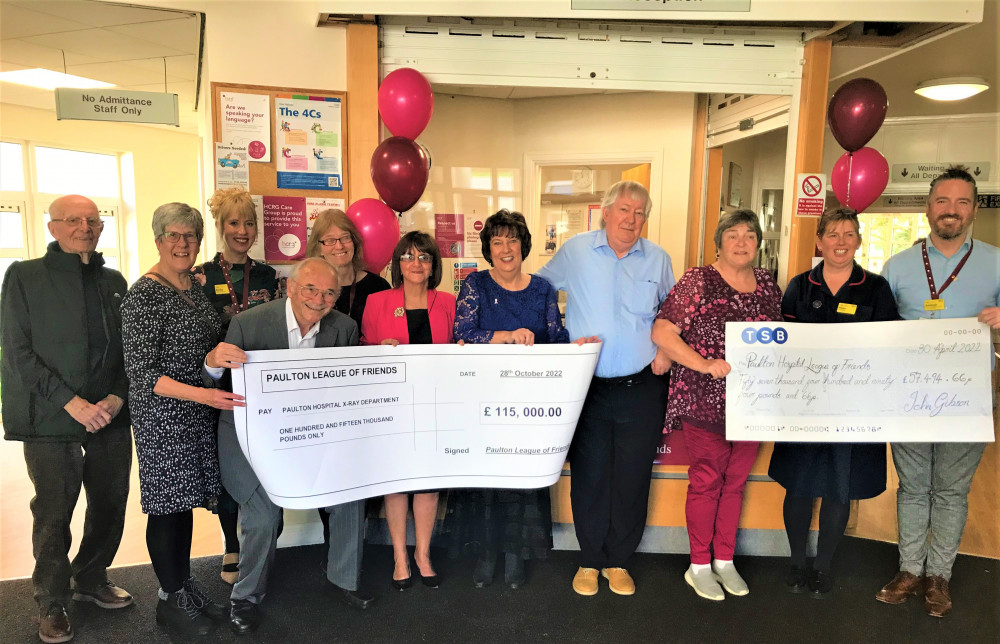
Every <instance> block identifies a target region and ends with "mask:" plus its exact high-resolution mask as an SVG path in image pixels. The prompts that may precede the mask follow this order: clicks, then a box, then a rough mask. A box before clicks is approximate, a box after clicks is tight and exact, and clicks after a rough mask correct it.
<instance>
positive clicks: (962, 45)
mask: <svg viewBox="0 0 1000 644" xmlns="http://www.w3.org/2000/svg"><path fill="white" fill-rule="evenodd" d="M998 9H1000V1H998V0H986V2H985V3H984V5H983V21H982V22H980V23H979V24H973V25H971V26H968V27H964V28H961V29H957V30H955V31H952V32H949V33H948V34H946V35H944V36H942V37H940V38H938V39H936V40H932V41H930V42H926V43H923V44H921V45H920V46H919V47H917V48H915V49H913V50H912V51H904V52H902V53H898V55H895V56H893V57H891V58H888V59H886V60H884V61H882V62H879V63H875V64H872V65H869V66H866V67H862V68H860V69H856V68H857V67H858V66H859V61H864V62H867V60H866V59H871V58H875V59H877V58H881V57H883V56H889V55H891V54H894V53H897V52H894V51H891V50H889V51H886V50H881V51H878V50H873V49H872V48H869V47H859V48H853V47H834V48H833V57H832V60H831V62H830V92H831V94H832V93H833V91H835V90H836V89H837V88H838V87H840V86H841V85H843V84H844V83H846V82H847V81H849V80H851V79H852V78H872V79H875V80H876V81H878V82H879V83H880V84H881V85H882V87H883V88H885V92H886V95H887V96H888V97H889V112H888V114H887V116H889V117H900V116H942V115H949V114H985V113H995V112H1000V88H998V87H997V84H998V82H1000V78H998V77H997V67H998V62H1000V46H998V41H997V31H998V30H1000V11H998ZM861 64H863V63H861ZM855 70H856V71H855ZM954 76H978V77H980V78H985V79H986V80H987V81H989V84H990V89H988V90H986V91H985V92H983V93H982V94H979V95H978V96H974V97H972V98H967V99H965V100H962V101H954V102H941V101H932V100H929V99H926V98H923V97H921V96H918V95H916V94H914V93H913V90H914V89H916V87H917V85H918V84H919V83H921V82H923V81H928V80H933V79H937V78H947V77H954Z"/></svg>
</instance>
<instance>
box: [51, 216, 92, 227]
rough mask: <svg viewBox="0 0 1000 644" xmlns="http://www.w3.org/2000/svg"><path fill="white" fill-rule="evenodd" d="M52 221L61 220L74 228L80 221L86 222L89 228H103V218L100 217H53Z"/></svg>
mask: <svg viewBox="0 0 1000 644" xmlns="http://www.w3.org/2000/svg"><path fill="white" fill-rule="evenodd" d="M52 221H61V222H63V223H64V224H66V225H67V226H70V227H72V228H76V227H77V226H79V225H80V224H82V223H86V224H87V226H88V227H89V228H104V220H103V219H101V218H100V217H66V218H65V219H53V220H52Z"/></svg>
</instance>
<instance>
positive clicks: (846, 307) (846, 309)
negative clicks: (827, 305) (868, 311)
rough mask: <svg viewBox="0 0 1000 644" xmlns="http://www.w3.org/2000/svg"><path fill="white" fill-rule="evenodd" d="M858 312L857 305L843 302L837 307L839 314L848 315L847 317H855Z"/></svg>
mask: <svg viewBox="0 0 1000 644" xmlns="http://www.w3.org/2000/svg"><path fill="white" fill-rule="evenodd" d="M857 311H858V305H857V304H848V303H847V302H841V303H840V304H838V305H837V313H846V314H847V315H854V314H855V313H857Z"/></svg>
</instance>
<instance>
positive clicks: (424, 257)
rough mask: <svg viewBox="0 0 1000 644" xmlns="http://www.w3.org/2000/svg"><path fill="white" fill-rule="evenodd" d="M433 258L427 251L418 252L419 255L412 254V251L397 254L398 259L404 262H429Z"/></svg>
mask: <svg viewBox="0 0 1000 644" xmlns="http://www.w3.org/2000/svg"><path fill="white" fill-rule="evenodd" d="M432 259H433V258H432V257H431V256H430V255H428V254H427V253H420V254H419V255H414V254H413V253H403V254H402V255H400V256H399V261H401V262H404V263H409V262H412V261H413V260H417V261H419V262H420V263H421V264H430V263H431V260H432Z"/></svg>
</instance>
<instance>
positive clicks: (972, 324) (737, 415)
mask: <svg viewBox="0 0 1000 644" xmlns="http://www.w3.org/2000/svg"><path fill="white" fill-rule="evenodd" d="M992 352H993V345H992V343H991V341H990V329H989V327H988V326H986V325H985V324H982V323H980V322H977V321H976V319H975V318H958V319H947V320H909V321H907V320H903V321H897V322H859V323H854V324H796V323H783V322H769V323H745V322H728V323H726V361H727V362H729V364H730V365H731V366H732V371H731V372H730V373H729V375H728V376H727V377H726V437H727V438H728V439H729V440H754V441H779V442H850V443H876V442H877V443H884V442H887V441H891V442H993V401H992V393H991V391H990V387H991V382H990V368H991V367H990V364H991V363H990V356H991V354H992Z"/></svg>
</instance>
